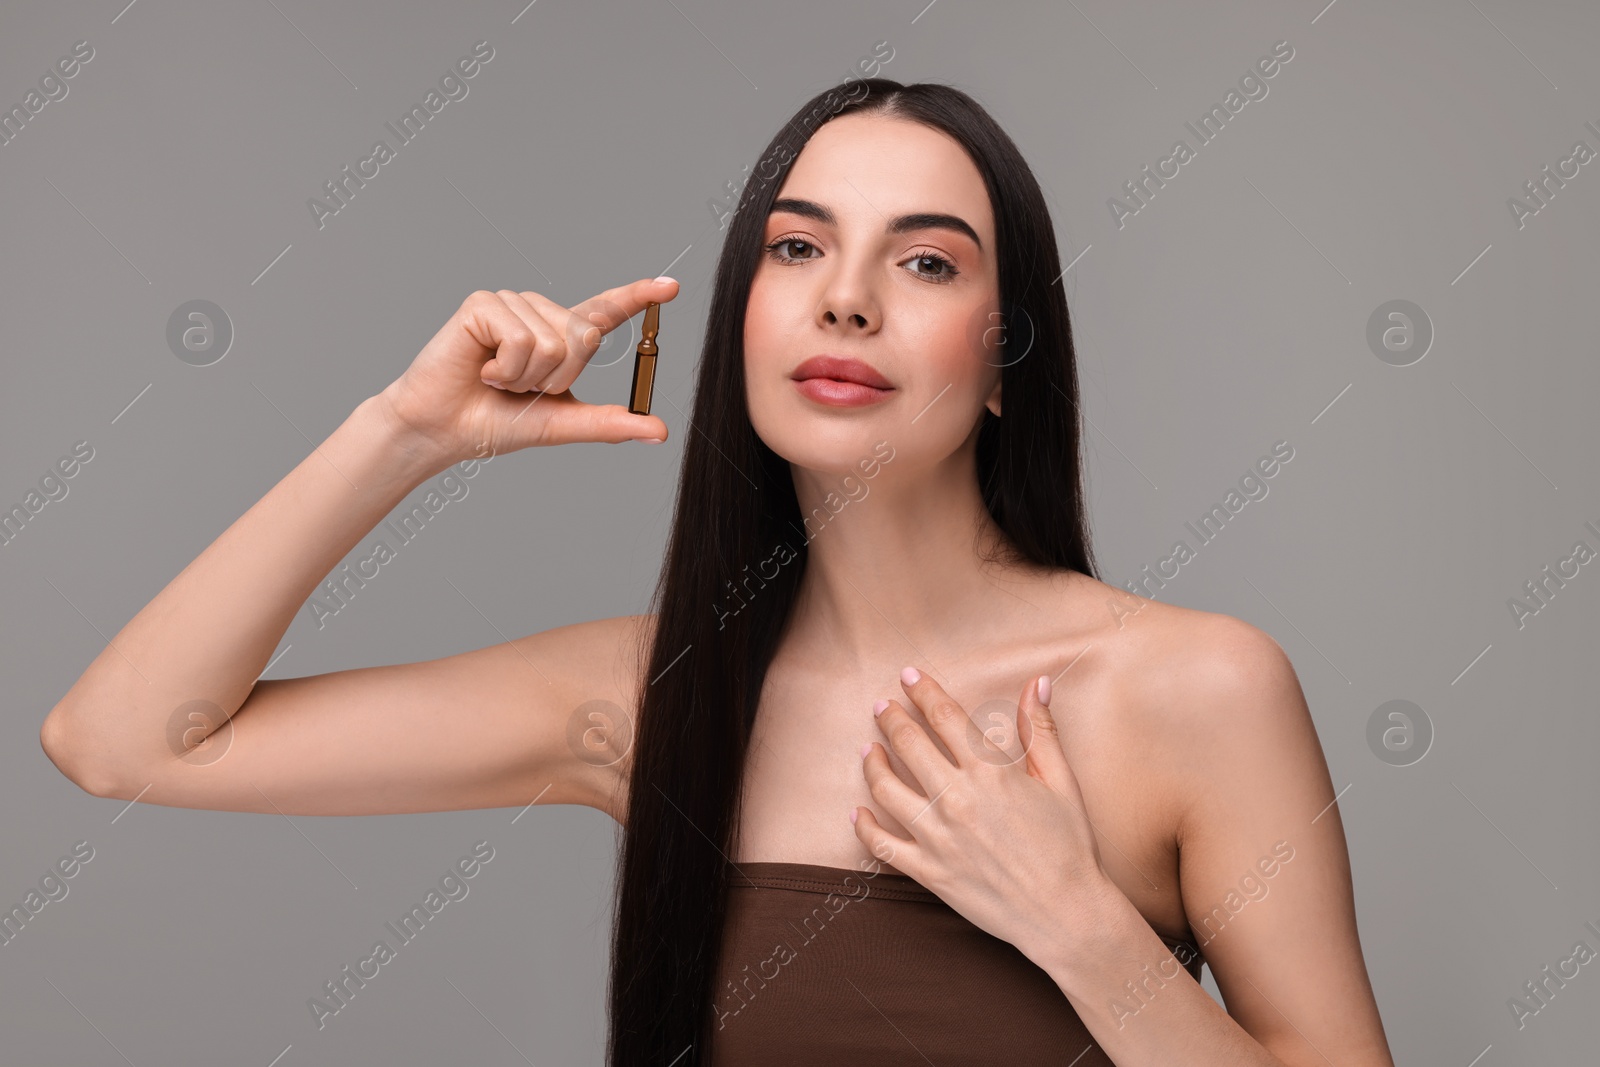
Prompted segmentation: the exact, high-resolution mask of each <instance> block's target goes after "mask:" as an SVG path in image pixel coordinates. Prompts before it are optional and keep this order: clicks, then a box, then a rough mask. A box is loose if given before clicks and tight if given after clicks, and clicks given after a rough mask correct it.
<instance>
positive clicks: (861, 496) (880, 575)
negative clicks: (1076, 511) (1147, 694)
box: [788, 453, 1049, 671]
mask: <svg viewBox="0 0 1600 1067" xmlns="http://www.w3.org/2000/svg"><path fill="white" fill-rule="evenodd" d="M895 475H899V477H895ZM794 477H795V493H796V496H797V498H798V500H799V503H800V509H801V516H802V518H803V519H804V520H805V531H804V532H805V536H806V538H807V542H808V545H809V547H808V549H807V553H808V558H807V562H806V572H805V575H804V576H803V578H802V579H801V583H800V590H799V595H798V597H797V599H796V602H795V607H794V615H793V618H792V620H791V625H790V630H789V642H788V644H789V648H790V651H791V652H799V653H800V654H801V655H802V656H804V657H805V658H806V659H816V660H820V659H823V658H826V661H827V662H829V663H831V664H835V665H837V668H838V669H839V670H842V671H849V670H852V669H859V668H868V667H870V668H874V669H875V668H877V667H879V666H880V665H881V664H883V663H885V662H894V663H896V664H899V665H905V664H918V663H920V664H925V665H929V666H930V667H931V669H933V670H935V671H937V670H938V668H937V666H933V665H935V664H954V663H956V662H958V661H959V660H961V659H963V658H965V657H966V656H967V655H969V654H970V653H972V652H973V651H974V649H975V646H982V645H986V644H988V643H989V642H990V641H992V640H998V639H1003V637H1004V635H1005V634H1006V633H1010V632H1014V631H1015V630H1016V628H1017V626H1018V624H1019V622H1024V623H1025V622H1026V621H1027V620H1028V619H1030V618H1032V617H1034V616H1037V615H1039V614H1041V613H1043V612H1044V611H1046V610H1048V608H1047V606H1046V605H1045V604H1044V603H1043V602H1041V601H1042V598H1040V597H1039V596H1038V595H1037V592H1036V589H1037V583H1038V582H1039V581H1040V580H1041V579H1044V578H1047V577H1048V573H1049V572H1048V571H1047V570H1046V569H1044V568H1038V567H1034V566H1031V565H1026V564H1022V565H1017V564H1004V563H990V562H988V561H987V560H985V559H984V558H983V556H982V555H980V553H983V554H987V555H994V554H995V549H996V547H997V546H1000V545H1004V544H1006V541H1005V537H1004V534H1003V532H1002V531H1001V530H1000V528H999V527H998V526H997V525H996V524H995V522H994V519H993V518H992V517H991V516H990V514H989V512H988V509H987V508H986V507H985V506H984V502H983V498H982V495H981V494H980V492H979V490H978V483H977V476H976V470H975V465H974V464H973V463H972V459H971V457H970V455H969V456H967V457H966V461H965V463H963V461H962V453H957V454H956V455H955V456H952V457H950V460H949V461H948V463H947V466H946V468H940V469H932V470H927V471H920V472H916V475H915V476H914V477H913V476H912V475H911V474H910V472H907V471H905V470H904V468H902V469H901V470H894V469H892V465H891V466H890V467H888V468H885V469H884V470H882V471H881V472H880V473H879V474H878V475H877V477H876V478H873V479H871V480H867V479H863V478H861V477H859V476H857V477H854V478H852V479H851V480H850V481H849V482H848V483H846V482H845V481H844V479H842V478H841V477H838V476H831V475H825V474H819V473H818V472H814V471H806V470H802V469H798V468H797V469H795V471H794ZM847 486H848V487H850V488H851V492H849V493H846V491H845V488H846V487H847ZM1019 609H1020V617H1019Z"/></svg>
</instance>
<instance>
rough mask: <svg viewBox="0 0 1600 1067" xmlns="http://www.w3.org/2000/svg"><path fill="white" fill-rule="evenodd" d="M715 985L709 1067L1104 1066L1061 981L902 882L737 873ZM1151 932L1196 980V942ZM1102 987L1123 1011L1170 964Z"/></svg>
mask: <svg viewBox="0 0 1600 1067" xmlns="http://www.w3.org/2000/svg"><path fill="white" fill-rule="evenodd" d="M729 877H730V879H731V882H732V885H731V889H730V891H729V899H728V920H727V921H728V927H727V930H726V932H725V935H724V943H723V950H722V959H721V960H720V961H719V965H718V968H717V980H716V984H715V985H714V987H713V996H712V1014H711V1037H710V1052H711V1055H710V1058H709V1062H710V1064H711V1067H744V1065H760V1067H821V1065H826V1067H901V1065H905V1067H927V1065H928V1064H929V1063H933V1064H937V1065H938V1067H979V1065H982V1067H992V1065H993V1064H996V1063H1005V1064H1013V1065H1017V1067H1020V1065H1022V1064H1027V1065H1029V1067H1033V1065H1046V1064H1061V1065H1062V1067H1066V1065H1068V1064H1070V1065H1072V1067H1110V1065H1111V1060H1110V1059H1109V1058H1108V1057H1107V1056H1106V1054H1105V1052H1104V1051H1103V1050H1102V1049H1101V1048H1100V1046H1099V1044H1098V1043H1097V1042H1095V1040H1094V1038H1093V1036H1092V1035H1091V1034H1090V1033H1089V1030H1088V1028H1087V1027H1085V1026H1084V1024H1083V1021H1082V1020H1081V1019H1080V1018H1079V1017H1078V1013H1077V1012H1076V1011H1074V1010H1073V1008H1072V1003H1071V1001H1069V1000H1068V999H1067V996H1066V994H1065V993H1063V992H1062V991H1061V989H1060V987H1058V986H1057V985H1056V984H1055V982H1054V980H1052V979H1051V977H1050V976H1049V974H1047V973H1046V972H1045V971H1044V970H1043V969H1041V968H1040V967H1039V966H1038V965H1036V964H1035V963H1034V962H1033V961H1032V960H1030V959H1028V958H1027V957H1026V956H1025V955H1023V954H1022V952H1021V950H1019V949H1018V948H1017V947H1016V946H1015V945H1012V944H1010V943H1009V942H1006V941H1003V940H1001V939H999V938H997V937H994V936H993V935H991V934H989V933H987V932H986V931H984V930H982V929H980V928H979V927H977V926H975V925H973V924H972V923H971V922H970V921H968V920H967V919H966V918H965V917H964V916H962V915H961V914H960V913H959V912H957V911H956V910H955V909H954V908H952V907H951V906H950V905H949V904H947V903H945V902H944V901H943V900H942V899H941V898H940V897H939V896H938V894H936V893H934V892H933V891H932V890H930V889H927V888H926V887H924V886H922V885H921V884H919V883H918V882H917V881H916V880H915V879H913V878H911V877H910V876H908V875H903V874H888V873H878V874H870V873H868V872H866V871H860V870H854V869H851V868H843V867H827V866H822V865H819V864H813V863H789V862H775V861H762V862H750V863H741V864H739V865H738V866H737V869H736V870H734V871H733V872H730V875H729ZM1157 935H1158V936H1160V937H1161V940H1162V941H1163V942H1164V943H1165V944H1166V945H1167V947H1168V948H1170V949H1172V950H1173V954H1174V956H1175V957H1176V959H1177V961H1178V962H1179V963H1180V964H1183V965H1184V969H1185V970H1187V971H1188V972H1189V976H1190V977H1192V978H1194V979H1195V980H1197V981H1198V980H1199V977H1200V969H1201V967H1202V965H1203V962H1204V961H1203V960H1202V958H1201V957H1200V954H1199V951H1198V949H1197V948H1196V946H1195V944H1194V942H1193V941H1190V940H1185V939H1179V938H1172V937H1168V936H1166V935H1165V934H1161V933H1160V932H1159V931H1157ZM1163 973H1164V974H1165V975H1169V976H1170V977H1165V978H1163V976H1162V974H1161V973H1156V972H1155V971H1154V970H1152V971H1151V972H1150V973H1148V974H1147V973H1143V972H1141V973H1139V974H1130V975H1128V978H1129V979H1130V980H1131V981H1132V982H1133V983H1134V986H1135V989H1136V990H1137V993H1136V992H1133V991H1130V990H1128V989H1126V988H1119V989H1115V990H1107V991H1106V996H1107V998H1108V999H1113V1000H1116V1001H1118V1002H1120V1003H1122V1004H1124V1005H1125V1006H1126V1009H1127V1011H1128V1013H1129V1015H1136V1014H1137V1011H1138V1009H1139V1008H1140V1007H1141V1006H1142V1005H1143V1004H1144V1003H1148V1002H1149V1001H1150V1000H1152V999H1154V998H1155V997H1159V996H1160V986H1161V985H1164V984H1167V983H1170V982H1173V981H1188V978H1184V977H1182V976H1181V975H1178V974H1177V967H1176V966H1174V965H1172V964H1171V963H1169V964H1168V965H1167V967H1166V968H1165V970H1164V972H1163Z"/></svg>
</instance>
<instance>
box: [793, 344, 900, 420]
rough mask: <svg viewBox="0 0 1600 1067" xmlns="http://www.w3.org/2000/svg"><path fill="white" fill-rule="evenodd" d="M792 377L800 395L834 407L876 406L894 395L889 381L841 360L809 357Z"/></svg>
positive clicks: (855, 362) (855, 361)
mask: <svg viewBox="0 0 1600 1067" xmlns="http://www.w3.org/2000/svg"><path fill="white" fill-rule="evenodd" d="M791 377H792V378H793V379H794V383H795V388H797V389H798V390H799V391H800V392H801V394H802V395H804V396H806V397H808V398H810V399H812V400H815V401H817V402H818V403H819V404H829V405H832V406H835V407H859V406H861V405H864V404H875V403H877V402H878V401H880V400H883V399H885V398H887V397H888V396H889V394H890V393H892V392H894V386H893V385H891V384H889V380H888V379H887V378H885V377H884V376H883V375H881V374H879V373H878V372H877V371H875V370H873V369H872V368H871V367H869V366H868V365H867V364H865V363H863V362H861V361H860V360H859V359H846V358H843V357H840V356H812V357H811V358H810V359H808V360H806V361H805V362H804V363H802V364H800V366H798V367H796V368H795V371H794V374H793V375H791Z"/></svg>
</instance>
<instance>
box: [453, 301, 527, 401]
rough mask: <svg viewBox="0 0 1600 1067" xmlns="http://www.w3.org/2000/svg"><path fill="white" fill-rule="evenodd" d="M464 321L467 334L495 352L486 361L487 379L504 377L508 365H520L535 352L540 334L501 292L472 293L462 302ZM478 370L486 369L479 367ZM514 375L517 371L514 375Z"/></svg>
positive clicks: (515, 366)
mask: <svg viewBox="0 0 1600 1067" xmlns="http://www.w3.org/2000/svg"><path fill="white" fill-rule="evenodd" d="M461 309H462V310H461V315H462V319H461V325H462V328H463V329H464V330H465V331H466V332H467V334H468V335H469V336H470V337H471V338H472V339H473V340H474V341H476V342H477V343H478V345H479V346H481V347H482V348H484V349H487V350H488V351H489V352H492V353H494V354H493V355H492V356H491V357H490V358H489V359H488V360H486V361H484V364H483V367H484V368H488V369H489V372H488V373H487V374H484V375H483V376H484V378H485V380H488V379H492V378H503V377H504V374H505V370H506V368H517V369H518V370H520V368H521V367H522V366H523V365H525V364H526V363H527V361H528V359H529V357H530V356H531V355H532V354H533V349H534V345H535V344H536V343H537V342H538V337H537V335H536V334H535V333H534V332H533V330H531V329H530V328H529V327H528V324H527V323H525V322H523V321H522V318H521V316H519V315H517V314H516V313H515V312H513V311H512V310H511V309H510V308H509V307H507V306H506V302H505V299H504V298H503V297H501V296H500V295H499V294H495V293H484V294H483V295H482V296H478V295H477V294H476V293H474V294H473V297H472V298H469V299H468V300H467V301H466V302H465V303H463V304H462V305H461ZM479 373H480V374H482V373H483V368H480V370H479ZM513 376H514V375H513Z"/></svg>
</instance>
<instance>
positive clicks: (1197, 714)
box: [1083, 582, 1320, 819]
mask: <svg viewBox="0 0 1600 1067" xmlns="http://www.w3.org/2000/svg"><path fill="white" fill-rule="evenodd" d="M1083 590H1084V591H1085V593H1086V594H1087V595H1089V596H1092V597H1095V598H1098V599H1099V600H1100V601H1101V602H1102V603H1103V604H1104V609H1103V610H1101V609H1100V607H1099V606H1096V609H1095V610H1096V612H1098V613H1099V621H1098V622H1097V624H1096V629H1095V631H1094V633H1093V634H1092V635H1091V637H1090V643H1091V646H1092V648H1091V651H1098V652H1100V653H1101V659H1102V669H1103V670H1104V671H1105V672H1106V673H1107V675H1108V676H1109V678H1110V680H1111V681H1110V684H1111V685H1112V686H1113V689H1114V692H1115V695H1116V707H1117V712H1118V715H1119V717H1120V719H1121V721H1122V722H1123V723H1125V724H1126V727H1127V730H1128V737H1129V743H1130V744H1136V745H1137V747H1138V750H1139V752H1140V759H1141V763H1142V765H1143V766H1144V767H1145V768H1146V769H1147V770H1148V771H1151V772H1155V774H1154V778H1155V779H1156V780H1159V781H1162V782H1164V783H1166V786H1167V788H1168V789H1170V791H1171V792H1170V796H1169V799H1170V801H1171V807H1170V809H1169V810H1170V811H1172V813H1173V816H1174V818H1175V819H1176V818H1179V817H1180V813H1181V812H1184V811H1188V810H1190V809H1192V807H1193V800H1194V797H1195V796H1196V795H1197V794H1199V793H1202V792H1205V791H1207V790H1210V789H1211V788H1212V787H1213V786H1214V785H1215V783H1216V779H1217V778H1218V777H1219V776H1225V775H1228V774H1231V773H1235V772H1236V771H1237V770H1238V769H1239V768H1240V767H1241V766H1244V765H1250V764H1253V763H1256V762H1258V761H1266V762H1270V761H1271V760H1272V759H1273V758H1274V757H1275V756H1276V757H1283V756H1285V755H1287V754H1288V752H1289V751H1291V750H1292V751H1293V752H1294V754H1295V755H1296V756H1297V757H1298V758H1300V759H1302V760H1304V759H1307V758H1308V757H1309V755H1310V754H1311V750H1314V751H1315V754H1316V756H1317V758H1318V759H1319V760H1320V748H1319V747H1318V745H1317V741H1316V735H1315V728H1314V726H1313V724H1312V721H1311V716H1310V713H1309V711H1308V709H1307V707H1306V703H1305V698H1304V696H1303V694H1302V692H1301V689H1300V682H1299V679H1298V677H1297V676H1296V674H1295V671H1294V667H1293V665H1292V664H1291V663H1290V661H1289V657H1288V655H1287V654H1286V653H1285V652H1284V650H1283V648H1282V646H1280V645H1279V644H1278V642H1277V641H1276V640H1275V639H1274V638H1273V637H1272V636H1271V635H1270V634H1268V633H1267V632H1266V631H1264V630H1262V629H1261V628H1259V627H1257V626H1255V625H1253V624H1251V623H1248V622H1245V621H1244V620H1242V619H1238V618H1235V617H1233V616H1231V615H1224V614H1222V613H1220V612H1211V611H1202V610H1198V609H1195V608H1186V607H1181V606H1178V605H1175V604H1167V603H1164V602H1161V601H1156V600H1150V599H1147V598H1145V597H1140V596H1136V595H1135V594H1133V593H1129V592H1127V591H1126V590H1122V589H1118V588H1116V587H1115V586H1111V585H1107V584H1105V583H1103V582H1094V583H1093V585H1092V586H1091V585H1087V584H1085V585H1084V586H1083Z"/></svg>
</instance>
